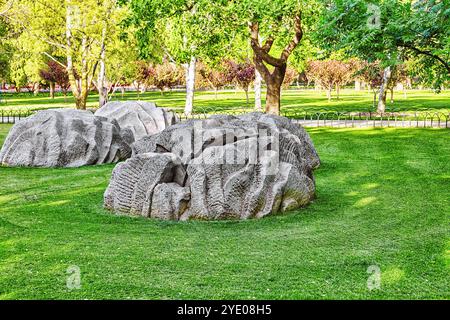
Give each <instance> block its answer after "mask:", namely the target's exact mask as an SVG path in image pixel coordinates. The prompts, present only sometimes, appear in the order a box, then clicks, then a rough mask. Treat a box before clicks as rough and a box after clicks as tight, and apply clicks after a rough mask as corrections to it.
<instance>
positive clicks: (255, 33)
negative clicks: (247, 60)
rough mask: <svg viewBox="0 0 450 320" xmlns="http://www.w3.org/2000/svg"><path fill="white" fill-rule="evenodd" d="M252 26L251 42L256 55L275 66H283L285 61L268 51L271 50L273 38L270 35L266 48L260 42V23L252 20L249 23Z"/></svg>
mask: <svg viewBox="0 0 450 320" xmlns="http://www.w3.org/2000/svg"><path fill="white" fill-rule="evenodd" d="M249 28H250V40H251V41H250V44H251V47H252V49H253V52H254V53H255V56H257V57H258V58H259V59H261V60H262V61H264V62H266V63H268V64H270V65H271V66H274V67H281V66H282V65H283V64H284V63H285V61H283V60H281V59H277V58H275V57H272V56H271V55H270V54H269V53H268V51H265V50H270V48H271V46H272V44H273V38H271V37H269V39H268V41H266V43H265V44H264V49H263V48H262V47H261V46H260V44H259V25H258V23H257V22H250V23H249Z"/></svg>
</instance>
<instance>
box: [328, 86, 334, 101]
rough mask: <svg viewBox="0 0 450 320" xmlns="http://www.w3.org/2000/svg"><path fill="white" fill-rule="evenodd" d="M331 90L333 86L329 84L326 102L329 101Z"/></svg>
mask: <svg viewBox="0 0 450 320" xmlns="http://www.w3.org/2000/svg"><path fill="white" fill-rule="evenodd" d="M331 90H333V88H332V87H331V86H330V87H328V89H327V98H328V102H331Z"/></svg>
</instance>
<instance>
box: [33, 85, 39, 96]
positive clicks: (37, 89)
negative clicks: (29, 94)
mask: <svg viewBox="0 0 450 320" xmlns="http://www.w3.org/2000/svg"><path fill="white" fill-rule="evenodd" d="M39 86H40V85H39V82H35V83H33V94H34V96H37V95H38V94H39Z"/></svg>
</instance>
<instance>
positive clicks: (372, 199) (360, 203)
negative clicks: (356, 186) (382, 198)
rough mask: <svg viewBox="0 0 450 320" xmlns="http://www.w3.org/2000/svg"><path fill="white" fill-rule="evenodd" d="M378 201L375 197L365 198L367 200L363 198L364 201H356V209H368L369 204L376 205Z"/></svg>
mask: <svg viewBox="0 0 450 320" xmlns="http://www.w3.org/2000/svg"><path fill="white" fill-rule="evenodd" d="M376 200H377V198H375V197H365V198H362V199H360V200H358V201H356V203H355V204H354V207H356V208H362V207H366V206H368V205H369V204H372V203H374V202H375V201H376Z"/></svg>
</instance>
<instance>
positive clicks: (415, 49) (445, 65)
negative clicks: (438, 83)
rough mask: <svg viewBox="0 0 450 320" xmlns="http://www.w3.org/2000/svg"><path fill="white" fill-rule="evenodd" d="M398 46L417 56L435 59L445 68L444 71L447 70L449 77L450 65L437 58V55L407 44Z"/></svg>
mask: <svg viewBox="0 0 450 320" xmlns="http://www.w3.org/2000/svg"><path fill="white" fill-rule="evenodd" d="M400 46H401V47H403V48H407V49H411V50H413V51H415V52H417V53H418V54H423V55H426V56H428V57H431V58H433V59H436V60H437V61H439V62H440V63H441V64H442V65H443V66H444V67H445V69H447V72H448V73H449V75H450V65H449V63H448V62H447V61H445V60H444V59H442V58H441V57H439V56H438V55H435V54H433V53H431V52H430V51H426V50H421V49H419V48H416V47H414V46H412V45H409V44H401V45H400Z"/></svg>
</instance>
